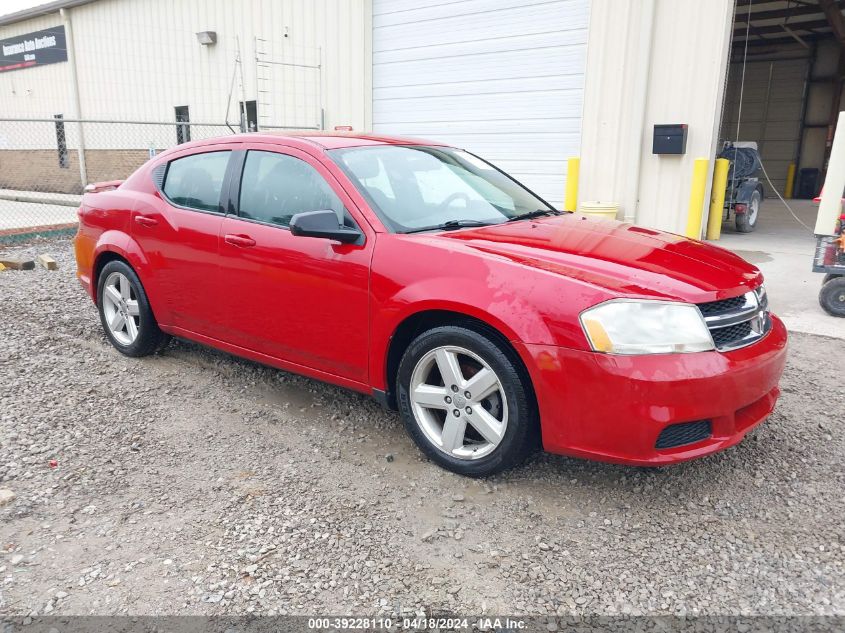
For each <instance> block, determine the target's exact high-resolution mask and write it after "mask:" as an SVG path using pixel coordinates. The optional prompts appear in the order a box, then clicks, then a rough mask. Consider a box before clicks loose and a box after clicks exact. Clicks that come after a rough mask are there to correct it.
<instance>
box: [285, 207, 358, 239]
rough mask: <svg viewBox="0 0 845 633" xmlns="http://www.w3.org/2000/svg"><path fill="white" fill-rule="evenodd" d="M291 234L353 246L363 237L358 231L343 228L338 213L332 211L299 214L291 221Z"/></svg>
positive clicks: (346, 227)
mask: <svg viewBox="0 0 845 633" xmlns="http://www.w3.org/2000/svg"><path fill="white" fill-rule="evenodd" d="M290 232H291V233H292V234H293V235H300V236H302V237H322V238H325V239H328V240H335V241H337V242H343V243H344V244H352V243H354V242H357V241H358V240H360V239H361V238H362V237H363V234H362V233H361V231H359V230H358V229H353V228H350V227H348V226H341V224H340V222H338V221H337V213H335V212H334V211H332V210H331V209H326V210H322V211H306V212H305V213H297V214H296V215H295V216H293V217H292V218H291V219H290Z"/></svg>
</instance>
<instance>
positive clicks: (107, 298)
mask: <svg viewBox="0 0 845 633" xmlns="http://www.w3.org/2000/svg"><path fill="white" fill-rule="evenodd" d="M97 307H98V308H99V311H100V321H101V323H102V324H103V329H104V330H105V332H106V336H107V337H108V339H109V341H111V344H112V345H114V347H115V348H116V349H117V351H119V352H120V353H121V354H125V355H126V356H135V357H137V356H148V355H149V354H153V353H154V352H155V351H156V350H157V349H159V348H160V347H163V346H164V345H165V344H166V343H167V341H168V340H169V339H170V337H169V336H167V334H165V333H164V332H162V331H161V330H160V329H159V327H158V324H157V323H156V320H155V316H153V311H152V310H151V309H150V303H149V301H148V300H147V294H146V293H145V292H144V287H143V286H142V285H141V280H140V279H138V275H136V274H135V271H134V270H132V267H131V266H129V265H128V264H127V263H125V262H122V261H119V260H115V261H111V262H109V263H107V264H106V265H105V266H104V267H103V270H102V271H100V277H99V281H98V283H97Z"/></svg>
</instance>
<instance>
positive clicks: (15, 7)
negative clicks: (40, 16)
mask: <svg viewBox="0 0 845 633" xmlns="http://www.w3.org/2000/svg"><path fill="white" fill-rule="evenodd" d="M48 2H50V0H0V15H5V14H7V13H15V12H16V11H20V10H21V9H28V8H29V7H37V6H38V5H39V4H47V3H48Z"/></svg>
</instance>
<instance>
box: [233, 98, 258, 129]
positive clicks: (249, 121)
mask: <svg viewBox="0 0 845 633" xmlns="http://www.w3.org/2000/svg"><path fill="white" fill-rule="evenodd" d="M238 107H239V108H240V110H239V111H240V113H241V130H243V131H244V132H257V131H258V104H257V103H256V102H255V101H246V102H244V101H241V102H240V103H239V104H238ZM244 110H246V113H244ZM244 114H246V120H244Z"/></svg>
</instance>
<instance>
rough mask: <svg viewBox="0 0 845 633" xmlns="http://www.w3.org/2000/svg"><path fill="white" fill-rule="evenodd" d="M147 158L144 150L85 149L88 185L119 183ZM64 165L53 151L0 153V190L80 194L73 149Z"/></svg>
mask: <svg viewBox="0 0 845 633" xmlns="http://www.w3.org/2000/svg"><path fill="white" fill-rule="evenodd" d="M148 158H149V152H148V151H147V150H86V151H85V164H86V168H87V172H88V182H89V183H90V182H101V181H104V180H122V179H124V178H126V177H127V176H129V175H130V174H131V173H132V172H133V171H135V170H136V169H138V167H140V166H141V165H143V164H144V163H145V162H146V161H147V159H148ZM66 164H67V167H60V166H59V155H58V151H57V150H54V149H53V150H0V189H20V190H23V191H48V192H55V193H76V194H78V193H82V189H83V184H82V183H81V182H80V178H79V160H78V155H77V153H76V150H68V152H67V163H66ZM86 184H87V183H86Z"/></svg>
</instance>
